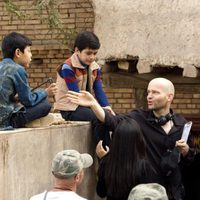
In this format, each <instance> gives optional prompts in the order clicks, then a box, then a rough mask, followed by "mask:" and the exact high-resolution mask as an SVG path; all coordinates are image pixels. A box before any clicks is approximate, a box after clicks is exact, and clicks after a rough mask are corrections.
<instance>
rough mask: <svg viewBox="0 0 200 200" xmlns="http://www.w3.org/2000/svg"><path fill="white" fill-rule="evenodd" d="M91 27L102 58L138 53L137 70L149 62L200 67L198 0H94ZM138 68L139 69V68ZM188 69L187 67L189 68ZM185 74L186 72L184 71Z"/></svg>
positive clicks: (188, 71)
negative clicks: (100, 46) (98, 38)
mask: <svg viewBox="0 0 200 200" xmlns="http://www.w3.org/2000/svg"><path fill="white" fill-rule="evenodd" d="M93 3H94V8H95V9H94V11H95V25H94V30H95V32H96V33H97V34H98V35H99V37H100V40H101V43H102V48H101V50H100V51H99V57H100V58H101V59H103V60H104V59H109V58H113V57H114V58H118V59H120V58H127V55H132V56H139V63H138V70H139V71H140V70H141V72H149V71H150V67H149V66H150V65H151V64H161V65H171V66H175V65H178V66H180V67H185V68H187V69H186V70H185V72H183V75H187V74H188V75H189V74H190V73H191V71H192V70H195V69H196V68H192V66H193V65H195V66H197V67H199V66H200V57H199V55H200V48H199V43H200V2H199V1H198V0H190V1H183V0H173V1H172V0H170V1H162V0H152V1H147V0H134V1H133V0H124V1H117V0H101V1H99V0H93ZM140 68H141V69H140ZM188 69H189V70H188ZM186 73H187V74H186Z"/></svg>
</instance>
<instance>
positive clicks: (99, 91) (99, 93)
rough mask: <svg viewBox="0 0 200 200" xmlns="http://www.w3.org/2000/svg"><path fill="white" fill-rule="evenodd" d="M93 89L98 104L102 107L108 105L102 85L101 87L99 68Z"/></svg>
mask: <svg viewBox="0 0 200 200" xmlns="http://www.w3.org/2000/svg"><path fill="white" fill-rule="evenodd" d="M93 90H94V93H95V97H96V99H97V101H98V102H99V104H100V105H101V106H102V107H106V106H109V103H108V98H107V96H106V94H105V92H104V91H103V87H102V82H101V71H100V69H98V70H97V77H96V79H95V81H94V84H93Z"/></svg>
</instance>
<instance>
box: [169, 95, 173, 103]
mask: <svg viewBox="0 0 200 200" xmlns="http://www.w3.org/2000/svg"><path fill="white" fill-rule="evenodd" d="M173 98H174V95H173V94H168V101H170V102H172V100H173Z"/></svg>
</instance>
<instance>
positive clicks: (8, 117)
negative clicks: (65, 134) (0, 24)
mask: <svg viewBox="0 0 200 200" xmlns="http://www.w3.org/2000/svg"><path fill="white" fill-rule="evenodd" d="M31 45H32V42H31V40H30V39H29V38H27V37H26V36H24V35H22V34H20V33H16V32H12V33H10V34H8V35H6V36H5V37H4V39H3V41H2V45H1V48H2V53H3V61H2V62H0V129H1V130H7V129H12V128H21V127H25V124H26V123H28V122H30V121H33V120H35V119H38V118H40V117H43V116H45V115H47V114H48V113H49V112H50V109H51V105H50V104H49V102H48V100H47V96H52V95H54V94H55V93H56V91H57V87H56V84H55V83H52V84H51V85H50V86H49V87H48V88H46V89H45V90H43V89H39V90H37V91H34V92H32V91H31V89H30V87H29V84H28V81H27V73H26V71H25V69H24V67H28V66H29V64H30V62H31V57H32V54H31Z"/></svg>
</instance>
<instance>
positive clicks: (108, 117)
mask: <svg viewBox="0 0 200 200" xmlns="http://www.w3.org/2000/svg"><path fill="white" fill-rule="evenodd" d="M104 112H105V121H104V124H105V125H106V126H107V128H108V130H110V131H113V130H114V129H115V128H116V127H117V125H118V123H119V122H120V121H121V120H123V119H126V118H133V119H134V118H135V116H134V112H133V111H132V112H130V113H126V114H117V115H112V114H111V113H110V112H108V111H106V110H104Z"/></svg>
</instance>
